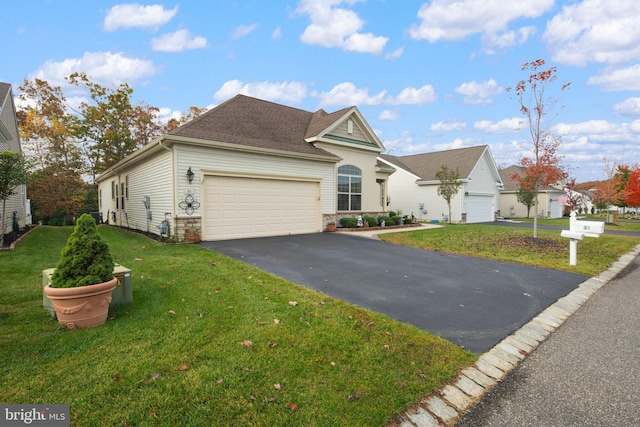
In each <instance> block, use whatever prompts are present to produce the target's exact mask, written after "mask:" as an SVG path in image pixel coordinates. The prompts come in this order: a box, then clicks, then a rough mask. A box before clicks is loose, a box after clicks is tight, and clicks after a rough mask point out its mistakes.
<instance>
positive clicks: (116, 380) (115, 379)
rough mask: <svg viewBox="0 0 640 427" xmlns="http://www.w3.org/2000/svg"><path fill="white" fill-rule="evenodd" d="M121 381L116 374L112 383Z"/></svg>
mask: <svg viewBox="0 0 640 427" xmlns="http://www.w3.org/2000/svg"><path fill="white" fill-rule="evenodd" d="M121 379H122V378H121V377H120V374H116V377H115V378H114V379H113V381H114V382H117V383H119V382H120V380H121Z"/></svg>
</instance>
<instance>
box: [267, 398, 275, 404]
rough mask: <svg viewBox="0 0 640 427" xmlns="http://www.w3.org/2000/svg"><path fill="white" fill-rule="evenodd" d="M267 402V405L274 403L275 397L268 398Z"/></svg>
mask: <svg viewBox="0 0 640 427" xmlns="http://www.w3.org/2000/svg"><path fill="white" fill-rule="evenodd" d="M267 402H269V403H276V398H275V397H270V398H269V399H268V400H267Z"/></svg>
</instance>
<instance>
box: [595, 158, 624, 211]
mask: <svg viewBox="0 0 640 427" xmlns="http://www.w3.org/2000/svg"><path fill="white" fill-rule="evenodd" d="M602 161H603V170H604V173H605V176H606V179H605V180H604V181H601V182H600V183H599V184H598V186H597V187H596V190H595V204H596V206H597V207H598V208H599V209H604V210H606V212H607V218H606V220H605V221H606V222H613V220H612V219H611V218H610V214H611V213H610V211H609V207H610V206H612V205H613V206H617V205H618V204H619V203H620V202H621V200H623V199H624V187H623V186H622V185H621V184H620V181H621V179H622V175H621V174H618V173H616V169H617V165H616V163H615V162H614V163H609V162H608V161H607V158H606V157H605V158H603V159H602Z"/></svg>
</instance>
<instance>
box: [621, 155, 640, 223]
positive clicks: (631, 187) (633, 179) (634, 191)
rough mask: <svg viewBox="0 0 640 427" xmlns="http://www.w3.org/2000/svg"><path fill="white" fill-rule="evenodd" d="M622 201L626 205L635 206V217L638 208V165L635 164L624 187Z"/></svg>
mask: <svg viewBox="0 0 640 427" xmlns="http://www.w3.org/2000/svg"><path fill="white" fill-rule="evenodd" d="M624 202H625V203H626V204H627V206H629V207H632V208H635V210H636V218H638V209H640V165H635V167H634V169H633V172H631V175H630V176H629V180H628V181H627V185H626V187H625V198H624Z"/></svg>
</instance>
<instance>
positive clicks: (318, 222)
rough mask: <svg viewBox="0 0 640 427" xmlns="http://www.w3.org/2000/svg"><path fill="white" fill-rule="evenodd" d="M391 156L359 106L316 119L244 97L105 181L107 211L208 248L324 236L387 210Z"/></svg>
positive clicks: (102, 194) (123, 221) (117, 219)
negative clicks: (190, 232)
mask: <svg viewBox="0 0 640 427" xmlns="http://www.w3.org/2000/svg"><path fill="white" fill-rule="evenodd" d="M383 150H384V146H383V145H382V143H381V142H380V140H379V139H378V138H377V136H376V135H375V133H374V132H373V130H372V129H371V128H370V127H369V125H368V124H367V122H366V120H365V119H364V117H363V116H362V114H361V113H360V111H359V110H358V109H357V108H356V107H350V108H345V109H342V110H340V111H336V112H334V113H327V112H325V111H323V110H319V111H316V112H313V113H312V112H308V111H303V110H300V109H296V108H291V107H287V106H283V105H279V104H275V103H272V102H268V101H263V100H259V99H255V98H251V97H247V96H244V95H237V96H236V97H234V98H232V99H230V100H228V101H226V102H224V103H223V104H220V105H219V106H217V107H215V108H213V109H211V110H210V111H208V112H207V113H205V114H203V115H202V116H200V117H198V118H196V119H194V120H193V121H191V122H189V123H187V124H185V125H183V126H181V127H179V128H177V129H175V130H174V131H172V132H170V133H169V134H167V135H163V136H161V137H160V138H158V139H156V140H155V141H153V142H151V143H149V144H148V145H146V146H145V147H144V148H142V149H140V150H138V151H136V152H135V153H133V154H132V155H130V156H128V157H127V158H125V159H123V160H121V161H120V162H118V163H117V164H116V165H114V166H113V167H111V168H109V169H108V170H106V171H105V172H104V173H102V174H101V175H100V176H99V177H98V179H97V181H98V192H99V203H100V205H99V206H100V212H102V214H103V218H104V219H105V220H107V221H108V222H109V223H111V224H117V225H121V226H126V227H130V228H135V229H139V230H143V231H149V232H151V233H155V234H169V235H171V236H172V237H177V238H178V239H180V240H181V239H182V238H183V236H184V231H185V228H192V229H196V230H197V231H199V232H200V234H201V237H202V239H203V240H223V239H235V238H245V237H262V236H275V235H287V234H301V233H315V232H320V231H322V230H323V229H324V228H325V227H326V225H327V223H328V222H330V221H337V220H338V219H339V218H340V217H343V216H357V215H359V214H363V215H364V214H373V215H379V214H381V213H383V212H385V211H386V209H387V207H386V204H385V200H386V197H387V193H386V191H387V186H386V183H387V180H388V177H389V175H390V174H392V173H393V172H394V170H393V169H392V168H389V167H387V166H386V165H381V164H378V162H377V156H378V155H379V154H380V153H381V152H382V151H383ZM167 225H168V226H169V227H170V228H169V229H167Z"/></svg>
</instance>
